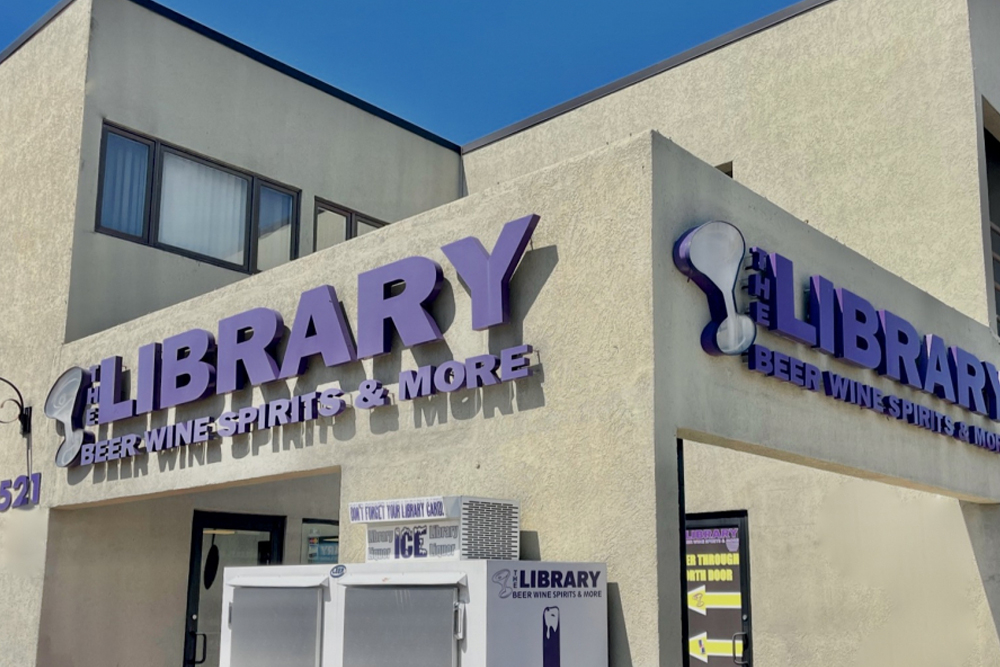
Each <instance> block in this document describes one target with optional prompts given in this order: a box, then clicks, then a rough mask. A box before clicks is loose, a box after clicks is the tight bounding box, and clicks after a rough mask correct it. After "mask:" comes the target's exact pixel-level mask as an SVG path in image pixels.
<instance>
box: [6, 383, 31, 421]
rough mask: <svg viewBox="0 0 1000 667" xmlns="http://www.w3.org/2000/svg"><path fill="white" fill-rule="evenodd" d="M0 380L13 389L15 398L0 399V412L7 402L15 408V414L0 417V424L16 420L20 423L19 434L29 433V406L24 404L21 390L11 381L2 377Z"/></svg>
mask: <svg viewBox="0 0 1000 667" xmlns="http://www.w3.org/2000/svg"><path fill="white" fill-rule="evenodd" d="M0 382H2V383H3V384H5V385H7V386H8V387H10V388H11V389H13V390H14V393H15V394H16V398H5V399H4V400H3V401H0V414H3V413H4V411H5V410H6V409H7V404H8V403H9V404H11V405H13V406H14V407H16V408H17V415H15V416H14V417H12V418H10V419H4V418H2V417H0V424H13V423H14V422H15V421H17V422H19V423H20V424H21V435H30V434H31V406H30V405H29V406H25V405H24V396H22V395H21V390H20V389H18V388H17V387H16V386H14V383H13V382H11V381H10V380H8V379H7V378H4V377H0Z"/></svg>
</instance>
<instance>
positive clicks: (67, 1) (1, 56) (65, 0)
mask: <svg viewBox="0 0 1000 667" xmlns="http://www.w3.org/2000/svg"><path fill="white" fill-rule="evenodd" d="M73 2H74V0H60V2H59V3H57V4H56V6H55V7H53V8H52V9H50V10H49V11H47V12H45V14H44V15H43V16H42V18H40V19H38V20H37V21H35V22H34V23H32V24H31V27H30V28H28V29H27V30H25V31H24V32H22V33H21V34H20V35H19V36H18V38H17V39H15V40H14V41H13V42H11V43H10V44H8V45H7V48H5V49H4V50H2V51H0V64H3V62H4V61H5V60H7V58H10V57H11V56H12V55H14V52H15V51H17V50H18V49H20V48H21V47H22V46H24V43H25V42H27V41H28V40H29V39H31V38H32V37H34V36H35V34H36V33H38V32H39V31H40V30H41V29H42V28H44V27H45V26H47V25H48V24H49V21H51V20H52V19H54V18H55V17H57V16H59V14H61V13H62V10H64V9H66V8H67V7H69V6H70V5H71V4H73Z"/></svg>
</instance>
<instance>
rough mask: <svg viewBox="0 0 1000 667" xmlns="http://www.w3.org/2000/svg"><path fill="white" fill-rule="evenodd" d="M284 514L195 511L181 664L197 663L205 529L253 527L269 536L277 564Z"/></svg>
mask: <svg viewBox="0 0 1000 667" xmlns="http://www.w3.org/2000/svg"><path fill="white" fill-rule="evenodd" d="M287 521H288V520H287V517H284V516H277V515H273V514H238V513H235V512H206V511H203V510H194V517H193V518H192V520H191V557H190V561H189V563H188V586H187V605H186V607H185V610H186V614H185V617H184V662H183V665H184V667H190V666H191V665H195V664H198V663H196V662H195V660H196V659H197V656H196V655H195V652H196V651H197V648H198V635H197V633H198V619H196V618H194V616H195V615H196V614H197V613H198V603H199V601H200V599H201V557H202V542H203V540H202V535H203V531H204V530H205V529H206V528H222V529H223V530H256V531H260V532H265V533H268V534H269V535H270V536H271V562H272V564H274V565H280V564H281V562H282V561H283V560H284V550H285V527H286V524H287Z"/></svg>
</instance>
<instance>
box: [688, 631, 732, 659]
mask: <svg viewBox="0 0 1000 667" xmlns="http://www.w3.org/2000/svg"><path fill="white" fill-rule="evenodd" d="M734 651H735V653H734ZM688 653H690V654H691V655H692V656H694V657H695V658H697V659H698V660H701V661H702V662H708V659H709V658H711V657H717V658H742V657H743V642H742V641H741V640H739V639H737V640H736V641H735V642H734V641H732V640H731V639H709V638H708V633H707V632H703V633H701V634H700V635H698V636H697V637H692V638H691V639H690V640H689V641H688Z"/></svg>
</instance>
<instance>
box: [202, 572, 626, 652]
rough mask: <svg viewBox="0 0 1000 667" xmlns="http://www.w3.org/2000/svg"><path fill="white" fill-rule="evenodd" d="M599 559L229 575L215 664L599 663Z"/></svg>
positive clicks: (604, 614) (603, 633)
mask: <svg viewBox="0 0 1000 667" xmlns="http://www.w3.org/2000/svg"><path fill="white" fill-rule="evenodd" d="M606 578H607V569H606V567H605V565H604V564H603V563H550V562H538V561H511V560H505V561H497V560H463V561H431V562H412V561H406V562H387V563H359V564H357V565H335V566H332V567H331V566H330V565H293V566H270V567H240V568H226V570H225V579H224V582H225V590H224V593H223V605H222V609H223V611H222V614H223V618H222V646H221V663H220V664H221V666H222V667H277V666H280V667H456V666H461V667H562V666H563V665H565V667H607V664H608V601H607V581H606Z"/></svg>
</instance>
